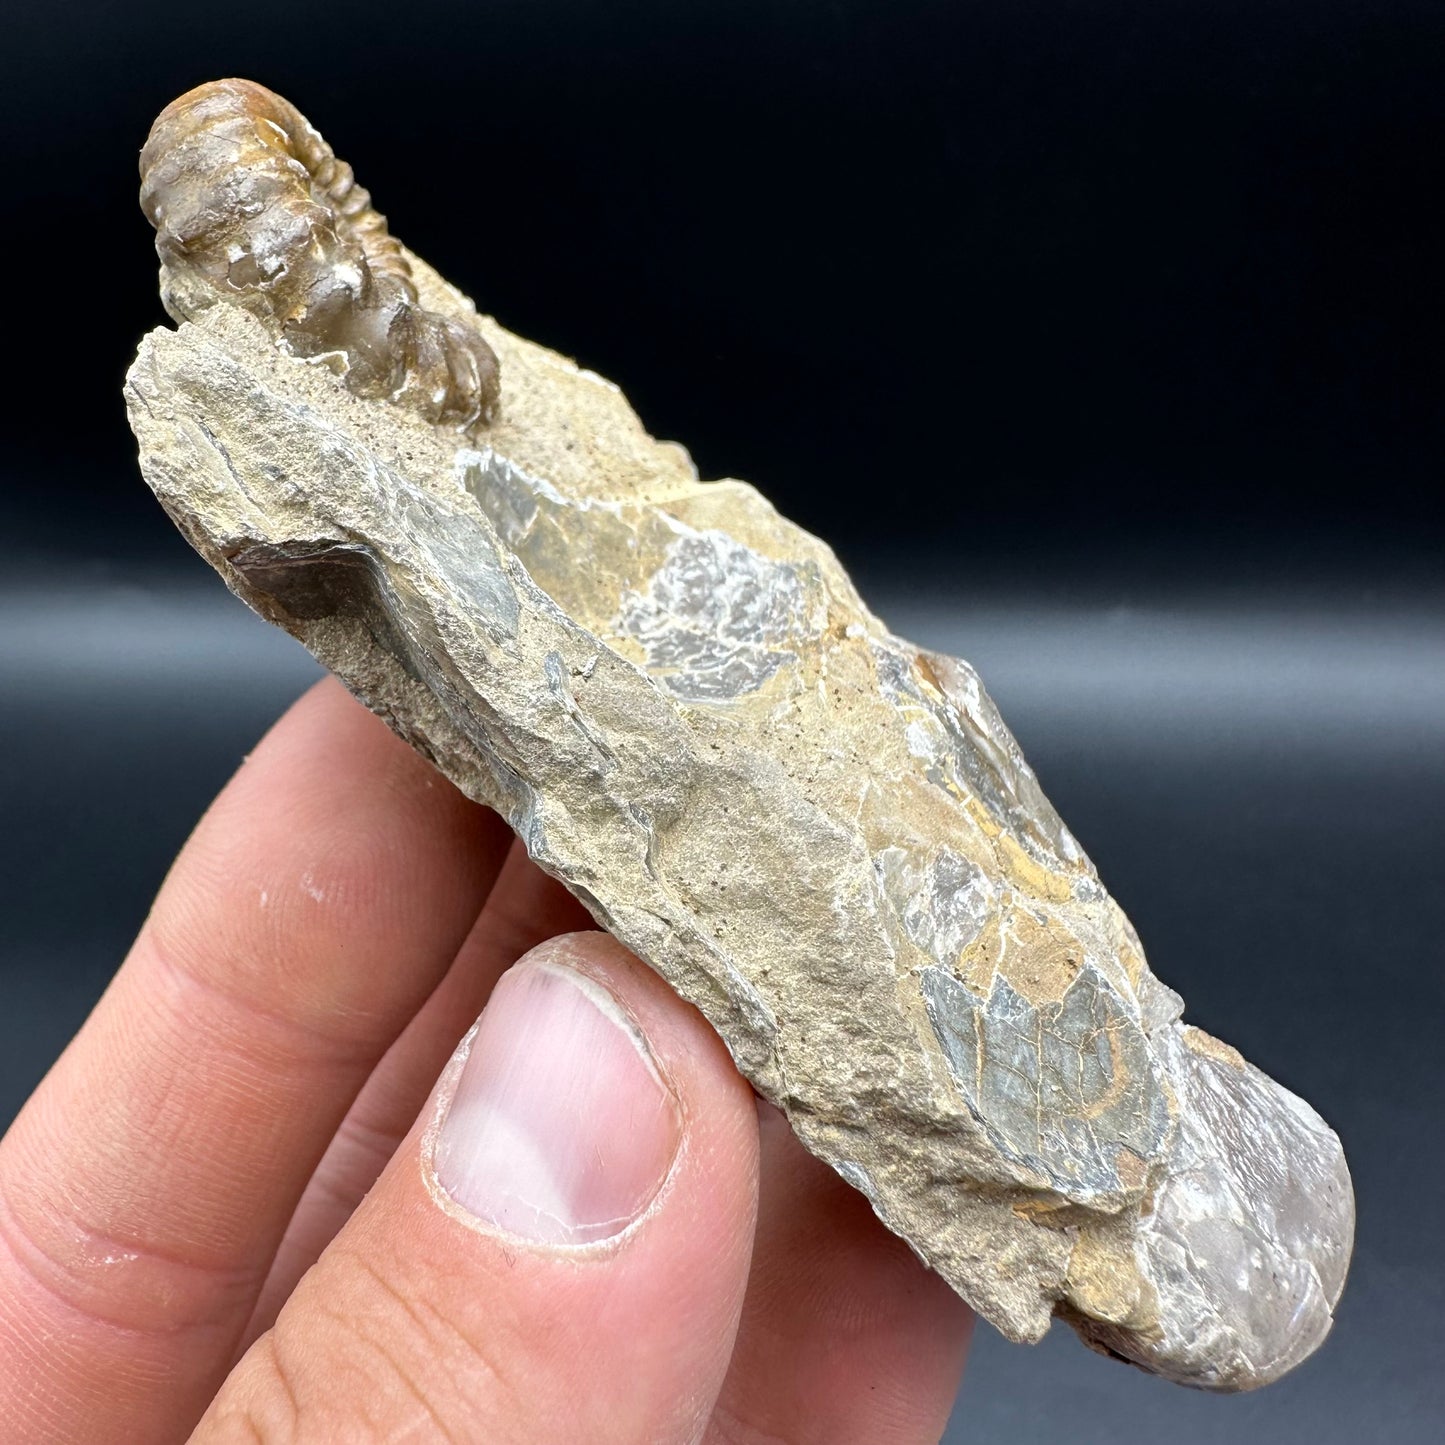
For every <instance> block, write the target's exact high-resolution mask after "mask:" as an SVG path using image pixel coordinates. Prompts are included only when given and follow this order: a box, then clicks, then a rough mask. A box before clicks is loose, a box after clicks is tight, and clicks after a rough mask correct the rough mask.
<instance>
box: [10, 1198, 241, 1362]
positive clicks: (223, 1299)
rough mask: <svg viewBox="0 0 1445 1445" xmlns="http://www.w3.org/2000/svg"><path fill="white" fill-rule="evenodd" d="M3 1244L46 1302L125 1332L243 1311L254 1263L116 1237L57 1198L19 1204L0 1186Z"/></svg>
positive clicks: (193, 1324) (162, 1329) (167, 1330)
mask: <svg viewBox="0 0 1445 1445" xmlns="http://www.w3.org/2000/svg"><path fill="white" fill-rule="evenodd" d="M0 1250H3V1252H4V1254H5V1255H6V1256H8V1258H9V1260H10V1261H11V1265H12V1268H13V1269H14V1270H15V1271H16V1272H17V1273H18V1275H19V1276H20V1277H21V1278H22V1279H23V1280H25V1281H28V1282H29V1284H30V1285H31V1287H32V1288H33V1290H35V1291H36V1292H38V1294H39V1295H40V1296H41V1298H42V1299H43V1300H45V1301H48V1303H49V1305H50V1307H51V1308H54V1309H58V1310H60V1311H61V1312H62V1313H64V1314H66V1315H68V1316H71V1317H72V1322H73V1317H74V1316H77V1315H78V1316H80V1317H81V1319H82V1320H83V1321H84V1322H86V1324H88V1325H89V1326H91V1327H92V1328H98V1329H100V1330H103V1331H106V1332H109V1333H113V1334H117V1335H121V1334H123V1335H126V1336H136V1335H140V1336H145V1337H159V1336H170V1335H177V1334H183V1333H185V1332H187V1331H191V1330H200V1329H204V1328H206V1327H208V1326H212V1325H216V1324H220V1323H224V1322H226V1321H228V1320H230V1319H232V1318H234V1317H236V1316H237V1315H238V1314H240V1313H242V1312H244V1309H245V1307H246V1303H247V1300H248V1299H249V1296H250V1293H251V1291H252V1290H253V1289H254V1286H255V1283H256V1281H255V1275H254V1271H252V1270H251V1269H249V1268H232V1267H228V1266H222V1265H213V1264H207V1263H200V1262H197V1261H193V1260H189V1259H185V1258H183V1257H181V1256H179V1255H174V1254H170V1253H167V1252H166V1251H164V1250H162V1249H160V1248H158V1247H155V1246H153V1245H149V1244H147V1243H145V1242H143V1241H140V1240H137V1239H134V1238H131V1237H129V1236H127V1237H125V1238H118V1237H117V1236H115V1235H114V1234H110V1233H107V1232H105V1231H104V1230H102V1229H101V1228H99V1227H97V1226H95V1225H93V1224H90V1223H88V1222H86V1221H85V1220H83V1219H81V1218H80V1217H78V1216H76V1215H73V1214H69V1213H66V1212H64V1211H63V1210H62V1209H61V1208H60V1206H59V1205H58V1204H55V1203H53V1202H51V1203H47V1202H45V1201H43V1200H31V1201H28V1202H27V1203H26V1204H25V1205H24V1206H23V1207H16V1206H15V1205H14V1204H13V1203H12V1200H11V1199H10V1197H9V1194H8V1192H7V1191H6V1190H5V1189H4V1188H3V1187H0Z"/></svg>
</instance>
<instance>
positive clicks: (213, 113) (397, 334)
mask: <svg viewBox="0 0 1445 1445" xmlns="http://www.w3.org/2000/svg"><path fill="white" fill-rule="evenodd" d="M140 172H141V206H142V208H143V209H144V211H145V213H146V215H147V217H149V219H150V222H151V224H152V225H153V226H154V227H155V228H156V251H157V253H158V254H159V255H160V258H161V261H162V263H163V266H164V276H163V288H162V289H163V294H164V297H165V303H166V309H167V310H168V311H169V312H170V313H171V314H172V315H173V316H175V317H176V318H177V319H178V320H185V319H188V318H190V317H192V316H193V315H194V314H195V313H196V312H198V311H200V310H203V309H205V308H206V307H208V306H210V305H213V304H215V303H216V302H217V301H222V300H224V301H229V302H231V303H233V304H237V305H241V306H244V307H245V308H246V309H247V310H248V311H250V312H251V313H252V314H253V315H254V316H256V317H257V318H258V319H259V320H260V321H261V322H262V323H263V324H264V325H265V326H266V327H267V329H268V330H270V331H271V333H272V334H273V335H274V336H275V337H276V339H277V340H278V341H279V342H280V344H281V345H282V346H283V347H284V348H285V349H286V350H288V351H289V352H291V353H292V354H293V355H295V356H301V357H322V356H327V357H333V358H335V360H336V362H337V363H338V366H339V369H340V370H341V373H342V377H343V380H344V381H345V384H346V386H347V387H348V388H349V389H350V390H351V391H353V392H355V393H356V395H358V396H364V397H381V398H385V399H387V400H389V401H393V402H395V403H397V404H398V405H400V406H405V407H408V408H410V409H411V410H413V411H416V412H419V413H420V414H421V415H422V416H424V417H426V419H427V420H428V421H432V422H439V423H442V424H444V425H449V426H457V427H462V428H471V427H474V426H476V425H479V424H481V423H485V422H487V421H490V420H491V419H492V414H493V412H494V410H495V408H496V404H497V394H498V368H497V358H496V355H495V353H494V352H493V351H492V348H491V347H490V346H488V345H487V343H486V342H485V341H484V340H483V339H482V337H481V336H480V335H479V334H478V333H477V332H476V331H475V330H474V329H472V328H470V327H467V326H464V325H462V324H460V323H458V322H456V321H452V320H450V319H449V318H447V317H445V316H440V315H438V314H437V313H436V312H434V311H428V310H427V309H426V308H425V307H423V306H422V305H421V304H420V303H419V301H418V300H417V291H416V286H415V284H414V283H413V281H412V276H411V268H410V266H409V265H408V264H407V260H406V256H405V254H404V253H403V252H402V249H401V247H400V246H399V245H398V244H397V242H396V240H395V239H394V238H393V237H392V236H391V235H389V234H388V232H387V229H386V218H385V217H384V216H382V215H380V214H379V213H378V212H377V211H375V210H374V209H373V208H372V205H371V197H370V196H369V195H368V194H367V192H366V191H365V190H363V189H362V187H360V186H359V185H357V184H356V180H355V177H354V176H353V175H352V173H351V167H350V166H349V165H347V164H346V163H345V162H344V161H339V160H337V158H336V156H335V155H334V154H333V153H332V151H331V147H330V146H328V145H327V144H326V142H325V141H324V140H322V138H321V136H320V135H319V134H318V133H317V132H316V131H315V130H314V129H313V128H312V126H311V125H310V123H309V122H308V121H307V120H306V118H305V116H303V115H302V114H301V113H300V111H298V110H297V109H296V107H295V106H293V105H292V104H291V103H290V102H289V101H286V100H283V99H282V98H281V97H280V96H279V95H275V94H273V93H272V92H271V91H269V90H267V89H266V88H265V86H261V85H256V84H255V83H254V82H252V81H249V80H217V81H212V82H211V83H209V84H207V85H202V86H198V87H197V88H196V89H195V90H192V91H188V92H187V93H186V94H185V95H183V96H181V97H180V99H179V100H175V101H172V102H171V104H170V105H168V106H167V107H166V108H165V109H164V110H163V111H162V112H161V113H160V115H159V117H157V119H156V123H155V124H154V125H153V126H152V127H151V133H150V137H149V138H148V139H147V141H146V144H145V148H144V149H143V150H142V151H141V157H140Z"/></svg>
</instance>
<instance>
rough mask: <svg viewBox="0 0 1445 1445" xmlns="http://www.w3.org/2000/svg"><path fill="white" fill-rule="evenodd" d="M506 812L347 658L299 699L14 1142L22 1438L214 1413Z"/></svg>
mask: <svg viewBox="0 0 1445 1445" xmlns="http://www.w3.org/2000/svg"><path fill="white" fill-rule="evenodd" d="M507 836H508V834H507V831H506V829H505V828H504V827H503V826H502V825H501V824H500V822H499V821H498V820H497V819H496V818H495V817H494V816H493V815H491V814H489V813H487V812H486V811H485V810H483V809H481V808H478V807H476V806H475V805H473V804H470V803H468V802H466V800H464V799H463V798H462V797H461V795H460V794H459V793H457V792H456V790H455V789H453V788H452V787H451V786H450V785H449V784H446V783H445V782H443V781H442V780H441V779H440V778H439V777H438V776H437V775H436V774H435V773H434V772H433V771H432V770H431V768H429V767H428V766H427V765H426V764H425V763H424V762H422V761H421V759H419V758H418V757H416V756H415V755H414V754H413V753H412V752H411V750H410V749H408V748H407V747H405V746H404V745H403V744H402V743H400V742H398V741H397V740H396V739H394V738H393V737H392V736H391V735H390V733H389V732H388V731H387V729H386V728H385V727H384V726H383V725H382V724H381V723H380V722H378V721H377V720H376V719H375V718H373V717H372V716H371V715H370V714H369V713H367V712H365V711H364V710H363V709H362V708H361V707H359V706H358V705H357V704H356V703H354V702H353V701H352V700H351V699H350V698H348V697H347V696H346V694H345V693H344V692H343V691H342V690H341V688H340V687H339V686H338V685H336V684H335V683H330V682H328V683H322V684H320V685H319V686H318V687H317V688H315V689H313V690H312V691H311V692H310V693H309V694H307V696H306V697H304V698H303V699H302V700H301V701H300V702H299V703H298V704H297V705H296V706H295V707H294V708H292V710H291V711H290V712H289V713H288V714H287V715H286V717H284V718H283V719H282V720H281V722H280V723H278V724H277V726H276V727H275V728H274V729H273V730H272V732H271V733H270V735H269V736H268V737H267V738H266V739H265V740H264V741H263V742H262V743H261V745H260V746H259V747H258V748H257V749H256V751H255V753H254V755H253V756H252V757H251V758H250V759H249V761H248V762H247V763H246V764H245V765H244V766H243V767H242V768H241V770H240V772H239V773H238V774H237V775H236V777H235V778H234V779H233V780H232V782H231V783H230V784H229V785H228V787H227V788H226V789H225V790H224V792H223V793H222V794H221V796H220V797H219V798H218V799H217V801H216V803H215V804H214V805H213V807H212V808H211V810H210V811H209V812H208V813H207V815H206V817H205V818H204V819H203V820H202V822H201V823H200V825H199V826H198V827H197V829H196V832H195V834H194V835H193V837H192V838H191V840H190V841H189V842H188V843H187V845H186V847H185V849H184V850H183V852H182V854H181V856H180V858H179V859H178V860H177V862H176V864H175V866H174V868H173V869H172V871H171V874H170V876H169V877H168V878H167V880H166V882H165V884H164V886H163V887H162V889H161V892H160V895H159V897H158V898H157V900H156V903H155V906H154V908H153V910H152V912H151V915H150V917H149V918H148V919H147V920H146V923H145V925H144V927H143V929H142V931H141V934H140V937H139V938H138V940H137V942H136V944H135V947H134V948H133V949H132V951H131V954H130V956H129V958H128V959H127V960H126V962H125V964H124V966H123V967H122V968H121V970H120V972H119V973H118V974H117V976H116V978H115V980H114V981H113V982H112V984H111V986H110V988H109V989H108V990H107V991H106V994H105V996H104V997H103V998H102V1000H101V1002H100V1003H99V1005H98V1006H97V1007H96V1010H95V1012H94V1013H93V1014H92V1016H91V1017H90V1019H89V1020H88V1021H87V1023H86V1024H85V1026H84V1028H83V1029H82V1030H81V1032H80V1033H79V1034H78V1035H77V1037H76V1039H75V1040H74V1041H73V1042H72V1044H71V1045H70V1047H69V1048H68V1049H67V1050H66V1052H65V1053H64V1055H62V1057H61V1059H60V1060H59V1062H58V1063H57V1064H56V1065H55V1067H54V1068H53V1069H52V1071H51V1073H50V1074H49V1076H48V1077H47V1078H46V1079H45V1080H44V1082H43V1083H42V1084H41V1086H40V1088H39V1089H38V1090H37V1091H36V1094H35V1096H34V1097H33V1098H32V1099H31V1101H30V1102H29V1104H28V1105H27V1106H26V1108H25V1110H24V1111H23V1112H22V1114H21V1115H20V1117H19V1119H18V1120H17V1121H16V1123H15V1125H14V1126H13V1127H12V1129H11V1130H10V1132H9V1134H8V1135H7V1136H6V1138H5V1140H4V1141H3V1144H0V1360H3V1361H4V1365H3V1366H0V1422H3V1424H0V1438H3V1439H4V1440H7V1441H8V1440H24V1441H30V1440H36V1439H45V1440H47V1441H63V1440H85V1441H93V1440H97V1439H141V1438H144V1439H146V1440H165V1439H168V1438H172V1437H174V1436H177V1435H183V1434H184V1433H185V1431H186V1429H187V1428H188V1427H189V1426H190V1425H191V1424H192V1423H194V1421H195V1419H196V1418H197V1417H198V1416H199V1414H200V1412H201V1410H202V1409H203V1408H204V1406H205V1403H206V1401H207V1400H208V1399H209V1398H210V1395H211V1394H212V1392H213V1391H214V1389H215V1388H216V1386H217V1385H218V1384H219V1381H220V1378H221V1377H222V1376H223V1375H224V1373H225V1370H226V1367H227V1365H228V1364H229V1361H230V1359H231V1356H232V1353H233V1350H234V1346H235V1343H236V1340H237V1339H238V1337H239V1335H240V1332H241V1330H242V1329H243V1328H244V1326H245V1323H246V1320H247V1319H248V1317H249V1316H250V1313H251V1310H252V1308H253V1306H254V1303H255V1295H256V1292H257V1290H258V1288H259V1286H260V1283H261V1281H262V1279H263V1278H264V1275H265V1271H266V1269H267V1267H268V1266H269V1263H270V1260H271V1256H272V1254H273V1252H274V1250H275V1247H276V1245H277V1243H278V1241H279V1239H280V1237H281V1234H282V1231H283V1230H284V1228H285V1224H286V1221H287V1220H288V1219H289V1218H290V1216H291V1213H292V1211H293V1209H294V1207H295V1203H296V1200H297V1198H298V1197H299V1196H300V1193H301V1191H302V1189H303V1188H304V1186H305V1183H306V1180H307V1179H308V1178H309V1177H310V1175H311V1173H312V1171H313V1169H314V1168H315V1165H316V1162H317V1160H318V1159H319V1157H320V1155H321V1153H322V1151H323V1150H324V1148H325V1146H326V1143H327V1141H328V1140H329V1139H330V1138H331V1136H332V1135H333V1134H334V1132H335V1130H336V1126H337V1124H338V1123H339V1122H340V1120H341V1118H342V1117H343V1116H344V1114H345V1112H346V1109H347V1107H348V1105H349V1104H350V1102H351V1100H352V1098H353V1097H354V1096H355V1093H356V1091H357V1089H358V1088H359V1087H360V1086H361V1084H362V1083H363V1081H364V1080H365V1079H366V1077H367V1075H368V1074H369V1073H370V1072H371V1070H372V1068H373V1066H374V1064H375V1062H376V1060H377V1059H378V1058H379V1057H380V1055H381V1054H382V1053H383V1052H384V1051H385V1050H386V1049H387V1047H388V1046H389V1045H390V1044H391V1042H392V1040H393V1039H394V1038H395V1037H396V1035H397V1034H398V1033H399V1032H400V1031H401V1029H402V1027H403V1026H404V1025H405V1023H406V1021H407V1019H408V1018H410V1016H411V1015H412V1014H413V1013H414V1012H415V1010H416V1009H417V1007H418V1006H419V1005H420V1004H421V1002H422V1001H423V1000H424V999H425V998H426V996H427V995H428V994H429V992H430V991H431V989H432V988H433V987H434V985H435V983H436V981H437V980H438V979H439V978H440V977H441V976H442V974H443V973H444V971H445V969H446V967H447V965H448V964H449V963H450V961H451V960H452V958H453V957H454V956H455V954H456V950H457V948H458V947H459V946H460V944H461V941H462V939H463V938H464V937H465V935H466V932H467V929H468V927H469V926H470V924H471V922H472V920H473V919H474V918H475V917H476V914H477V912H478V910H479V909H480V907H481V903H482V899H483V897H484V894H485V890H486V888H487V886H488V882H489V879H490V877H492V876H494V875H495V873H496V871H497V869H498V868H499V867H500V864H501V860H502V858H503V856H504V854H505V849H506V845H507V844H506V840H507Z"/></svg>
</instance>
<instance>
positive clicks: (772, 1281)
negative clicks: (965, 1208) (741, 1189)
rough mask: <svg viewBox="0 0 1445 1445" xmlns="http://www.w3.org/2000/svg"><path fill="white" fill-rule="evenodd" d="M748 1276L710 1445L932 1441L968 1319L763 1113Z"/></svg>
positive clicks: (781, 1122) (947, 1403)
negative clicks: (755, 1219)
mask: <svg viewBox="0 0 1445 1445" xmlns="http://www.w3.org/2000/svg"><path fill="white" fill-rule="evenodd" d="M759 1123H760V1134H761V1170H760V1173H761V1180H762V1183H761V1186H760V1198H759V1206H758V1227H757V1237H756V1241H755V1244H754V1248H753V1268H752V1275H751V1278H750V1279H749V1282H748V1293H747V1299H746V1301H745V1302H744V1305H743V1315H742V1323H741V1325H740V1326H739V1329H738V1339H737V1345H736V1347H735V1349H734V1351H733V1359H732V1365H731V1368H730V1369H729V1372H728V1376H727V1380H726V1382H725V1383H724V1385H723V1388H722V1392H721V1394H720V1396H719V1398H718V1402H717V1409H716V1414H715V1417H714V1425H713V1430H712V1432H711V1434H710V1436H709V1439H710V1440H712V1441H716V1442H718V1445H721V1442H724V1441H729V1442H730V1441H738V1440H788V1441H810V1440H812V1441H820V1442H822V1441H826V1442H829V1445H849V1442H858V1445H905V1442H907V1445H912V1442H922V1441H936V1440H938V1439H939V1437H940V1436H941V1435H942V1434H943V1431H944V1428H945V1426H946V1425H947V1423H948V1414H949V1409H950V1407H951V1406H952V1404H953V1398H954V1395H955V1394H956V1393H957V1390H958V1383H959V1379H960V1378H961V1376H962V1374H963V1365H964V1359H965V1356H966V1354H967V1351H968V1343H969V1337H970V1334H971V1331H972V1325H973V1315H972V1312H971V1311H970V1310H969V1308H968V1306H967V1305H965V1304H964V1302H963V1301H962V1300H961V1299H959V1297H958V1296H957V1295H956V1294H955V1293H954V1292H953V1290H952V1289H950V1288H949V1287H948V1285H947V1284H945V1283H944V1281H943V1280H942V1279H941V1278H940V1277H939V1276H938V1275H936V1274H933V1273H932V1272H931V1271H929V1270H928V1269H927V1268H925V1266H924V1265H922V1264H921V1263H920V1262H919V1261H918V1259H917V1258H916V1257H915V1256H914V1255H913V1253H912V1252H911V1251H910V1250H909V1248H908V1246H907V1245H906V1244H904V1243H903V1241H902V1240H901V1239H899V1238H898V1237H897V1236H896V1235H894V1234H890V1233H889V1232H888V1231H887V1230H886V1229H885V1228H884V1227H883V1226H882V1225H881V1224H880V1223H879V1222H878V1220H877V1218H876V1217H875V1216H874V1214H873V1212H872V1210H871V1209H869V1207H868V1201H867V1200H866V1199H865V1198H864V1197H863V1196H862V1195H861V1194H860V1193H858V1191H857V1190H855V1189H853V1188H851V1187H850V1186H849V1185H847V1184H845V1183H844V1182H843V1181H842V1180H841V1179H840V1178H839V1177H838V1175H837V1174H835V1173H834V1172H833V1170H832V1169H830V1168H829V1167H828V1166H827V1165H826V1164H824V1163H822V1161H821V1160H818V1159H815V1158H814V1157H813V1156H812V1155H811V1154H809V1153H808V1152H807V1151H806V1150H805V1149H804V1148H803V1146H802V1145H801V1144H799V1143H798V1141H797V1139H796V1137H795V1136H794V1135H793V1132H792V1130H791V1129H789V1127H788V1124H787V1121H786V1120H785V1119H784V1118H783V1116H782V1115H781V1114H780V1113H779V1112H778V1111H777V1110H776V1109H774V1108H773V1107H772V1106H771V1105H766V1104H764V1105H761V1106H760V1108H759Z"/></svg>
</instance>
